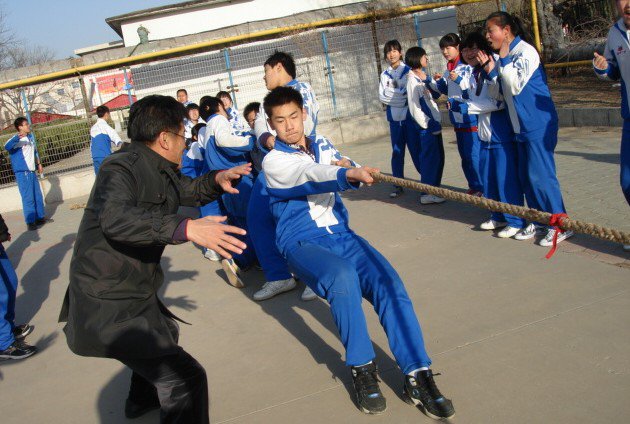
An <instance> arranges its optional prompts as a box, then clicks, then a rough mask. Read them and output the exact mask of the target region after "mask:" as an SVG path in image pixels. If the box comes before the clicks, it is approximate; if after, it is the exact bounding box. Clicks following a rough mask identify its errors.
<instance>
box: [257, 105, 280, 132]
mask: <svg viewBox="0 0 630 424" xmlns="http://www.w3.org/2000/svg"><path fill="white" fill-rule="evenodd" d="M253 130H254V135H255V136H256V139H259V138H260V136H261V135H263V134H264V133H271V134H272V135H276V132H275V131H273V130H272V129H271V128H269V124H268V123H267V114H266V113H265V109H264V108H263V105H262V104H261V105H260V110H259V111H258V115H256V120H255V121H254V128H253Z"/></svg>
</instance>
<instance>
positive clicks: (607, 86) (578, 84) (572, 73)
mask: <svg viewBox="0 0 630 424" xmlns="http://www.w3.org/2000/svg"><path fill="white" fill-rule="evenodd" d="M547 77H548V82H549V88H550V90H551V94H552V95H553V100H554V102H555V103H556V106H557V107H573V108H579V107H583V108H603V107H620V105H621V97H620V94H619V90H620V86H619V82H615V81H602V80H600V79H599V78H597V76H595V73H594V72H593V69H592V68H591V67H583V68H574V69H552V70H548V71H547Z"/></svg>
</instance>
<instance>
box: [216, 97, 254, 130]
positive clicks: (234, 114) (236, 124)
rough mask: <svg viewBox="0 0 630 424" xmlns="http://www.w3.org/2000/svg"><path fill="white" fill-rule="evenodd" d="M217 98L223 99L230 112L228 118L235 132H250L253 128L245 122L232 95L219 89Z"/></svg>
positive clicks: (224, 105)
mask: <svg viewBox="0 0 630 424" xmlns="http://www.w3.org/2000/svg"><path fill="white" fill-rule="evenodd" d="M216 97H217V99H219V100H221V102H222V103H223V107H224V108H225V111H226V112H227V114H228V120H229V121H230V124H231V125H232V128H233V129H234V134H236V135H246V134H245V133H249V131H251V128H250V127H249V125H247V124H246V123H245V121H244V120H243V117H242V116H241V113H240V112H239V111H238V109H236V106H234V102H233V101H232V96H230V93H228V92H227V91H219V92H218V93H217V95H216Z"/></svg>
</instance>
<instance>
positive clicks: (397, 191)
mask: <svg viewBox="0 0 630 424" xmlns="http://www.w3.org/2000/svg"><path fill="white" fill-rule="evenodd" d="M402 194H403V188H402V187H400V186H394V191H392V192H391V193H389V197H390V199H395V198H397V197H399V196H401V195H402Z"/></svg>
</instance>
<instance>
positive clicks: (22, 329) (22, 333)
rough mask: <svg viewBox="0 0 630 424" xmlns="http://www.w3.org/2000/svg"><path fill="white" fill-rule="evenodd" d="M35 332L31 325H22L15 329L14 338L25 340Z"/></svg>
mask: <svg viewBox="0 0 630 424" xmlns="http://www.w3.org/2000/svg"><path fill="white" fill-rule="evenodd" d="M32 332H33V326H32V325H30V324H20V325H16V326H15V327H13V337H15V338H16V339H23V338H24V337H26V336H28V335H29V334H31V333H32Z"/></svg>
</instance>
